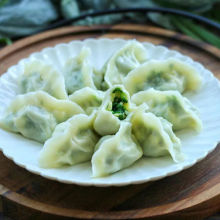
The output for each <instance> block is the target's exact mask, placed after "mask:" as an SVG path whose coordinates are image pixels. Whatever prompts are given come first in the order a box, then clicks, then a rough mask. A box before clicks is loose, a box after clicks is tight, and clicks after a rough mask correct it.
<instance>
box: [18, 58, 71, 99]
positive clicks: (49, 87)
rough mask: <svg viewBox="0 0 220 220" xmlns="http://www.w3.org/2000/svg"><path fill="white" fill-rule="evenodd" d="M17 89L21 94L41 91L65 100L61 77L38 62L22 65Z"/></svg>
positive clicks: (58, 73) (50, 67)
mask: <svg viewBox="0 0 220 220" xmlns="http://www.w3.org/2000/svg"><path fill="white" fill-rule="evenodd" d="M18 87H19V92H20V93H21V94H24V93H28V92H34V91H38V90H43V91H45V92H47V93H49V94H50V95H52V96H54V97H55V98H57V99H67V93H66V89H65V83H64V78H63V75H62V74H61V73H60V72H58V71H57V70H55V69H54V68H53V67H52V66H50V65H48V64H46V63H44V62H42V61H40V60H32V61H31V62H30V63H25V64H24V71H23V73H22V74H21V75H20V77H19V78H18Z"/></svg>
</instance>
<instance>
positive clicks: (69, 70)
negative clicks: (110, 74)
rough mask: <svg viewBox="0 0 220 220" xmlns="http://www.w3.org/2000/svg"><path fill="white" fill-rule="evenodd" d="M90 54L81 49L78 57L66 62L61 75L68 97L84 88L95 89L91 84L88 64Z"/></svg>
mask: <svg viewBox="0 0 220 220" xmlns="http://www.w3.org/2000/svg"><path fill="white" fill-rule="evenodd" d="M90 54H91V50H90V49H89V48H88V47H83V48H82V50H81V51H80V53H79V55H78V56H76V57H74V58H70V59H68V60H67V61H66V63H65V65H64V68H63V75H64V79H65V86H66V91H67V93H68V95H71V94H73V93H74V92H75V91H76V90H78V89H82V88H83V87H86V86H87V87H91V88H93V89H95V88H96V87H95V84H94V82H93V68H92V65H91V64H90V62H89V56H90Z"/></svg>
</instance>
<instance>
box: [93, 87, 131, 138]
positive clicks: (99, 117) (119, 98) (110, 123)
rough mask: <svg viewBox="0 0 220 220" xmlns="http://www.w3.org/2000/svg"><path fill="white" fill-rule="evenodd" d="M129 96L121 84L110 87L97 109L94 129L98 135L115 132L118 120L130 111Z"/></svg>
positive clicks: (123, 118) (122, 118)
mask: <svg viewBox="0 0 220 220" xmlns="http://www.w3.org/2000/svg"><path fill="white" fill-rule="evenodd" d="M130 105H131V104H130V96H129V94H128V92H127V91H126V90H125V89H124V87H123V86H122V85H115V86H113V87H111V88H110V89H109V90H108V91H107V92H106V94H105V96H104V98H103V102H102V105H101V106H100V108H99V109H98V111H97V114H96V118H95V121H94V129H95V130H96V132H97V133H98V134H100V135H110V134H115V133H116V132H117V131H118V129H119V127H120V122H121V121H123V120H125V119H126V118H127V117H128V114H129V112H130V111H131V106H130Z"/></svg>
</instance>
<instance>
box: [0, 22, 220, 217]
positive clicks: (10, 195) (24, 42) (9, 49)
mask: <svg viewBox="0 0 220 220" xmlns="http://www.w3.org/2000/svg"><path fill="white" fill-rule="evenodd" d="M137 26H138V27H141V28H143V29H145V30H146V26H147V25H133V24H131V25H129V28H130V29H132V28H133V29H134V30H135V29H136V28H137ZM97 27H98V28H100V26H97ZM97 27H95V26H93V27H92V28H91V29H95V28H97ZM104 27H106V25H105V26H104ZM119 27H120V26H119ZM147 27H148V26H147ZM85 28H87V29H88V27H82V29H83V30H85ZM123 28H125V29H126V27H125V26H123ZM150 28H152V29H153V30H155V31H163V32H164V33H166V34H167V35H170V34H171V33H172V34H175V32H173V31H168V30H165V29H162V28H157V27H152V26H150ZM60 30H62V31H63V33H65V34H67V33H68V32H71V31H76V32H77V31H80V30H81V27H64V28H59V29H56V30H50V31H47V32H44V33H41V34H37V35H34V36H31V37H27V38H24V39H21V40H18V41H17V42H16V43H14V44H13V45H10V46H6V47H5V48H4V49H1V50H0V59H1V58H4V56H10V54H11V53H13V52H15V51H16V50H20V48H21V47H23V46H28V45H31V44H33V43H35V42H37V41H38V40H37V37H38V36H39V37H40V38H41V40H42V39H48V38H52V37H53V35H54V34H55V33H57V32H59V31H60ZM101 30H102V26H101V28H100V31H101ZM113 31H114V29H113ZM122 32H123V31H122ZM45 34H46V35H45ZM60 35H62V34H60ZM146 35H147V34H146ZM178 36H180V37H181V39H182V40H187V41H188V40H189V41H190V42H193V43H192V44H193V45H194V43H196V44H197V43H198V42H197V41H196V40H193V39H191V38H190V37H187V36H184V35H178ZM181 39H180V41H181ZM29 40H31V41H29ZM178 40H179V39H178ZM20 43H21V45H20ZM199 44H200V42H199ZM203 45H205V47H206V48H205V50H206V51H207V50H208V48H209V50H208V52H210V51H211V52H210V53H211V54H212V56H215V57H216V58H219V57H217V56H216V51H218V53H219V54H220V50H219V49H217V48H215V47H213V46H211V45H209V44H206V43H203V44H202V46H203ZM194 46H195V45H194ZM200 46H201V45H199V46H198V47H200ZM200 49H201V48H200ZM219 147H220V146H219ZM0 186H2V188H3V189H1V190H0V194H1V196H2V197H4V198H6V199H9V200H11V201H13V202H15V203H18V204H20V203H21V201H22V200H23V201H22V205H24V206H26V207H30V208H33V207H32V206H31V205H30V204H29V201H30V200H31V199H29V198H26V197H25V196H21V195H19V194H18V193H17V192H13V191H10V189H8V188H7V187H5V186H3V185H0ZM217 187H218V188H220V186H219V184H218V186H217ZM206 191H207V190H206ZM216 199H218V200H219V199H220V190H219V194H218V195H215V196H209V198H208V199H207V200H206V201H204V204H207V202H211V201H212V200H214V201H215V200H216ZM33 201H34V200H33ZM180 201H182V200H180ZM34 203H36V202H35V201H34ZM37 203H38V207H35V208H34V209H35V210H39V211H44V212H47V213H49V214H55V215H62V216H69V215H66V214H67V213H66V211H67V209H65V210H64V211H63V212H62V211H61V210H59V211H58V210H57V207H55V206H52V205H49V206H48V209H47V208H46V209H45V208H43V206H45V204H43V203H41V202H37ZM168 204H172V203H168ZM198 204H200V203H196V204H194V206H191V207H178V210H176V211H175V213H177V214H178V213H180V212H182V211H190V210H191V208H193V207H198ZM204 204H203V205H204ZM54 207H55V209H54ZM159 207H161V206H159ZM149 209H151V208H149ZM72 210H73V211H74V213H73V215H71V217H73V216H79V217H82V212H83V213H85V211H84V210H79V209H72ZM216 210H217V209H216ZM54 211H56V212H54ZM75 212H76V213H75ZM120 212H121V213H123V212H124V211H120ZM131 212H132V213H133V214H134V213H135V210H132V211H131ZM171 212H172V211H171ZM77 213H78V214H77ZM91 213H92V216H93V217H94V212H91ZM96 213H97V214H98V213H100V212H96ZM102 213H108V214H110V215H111V213H112V212H102ZM172 213H173V212H172ZM175 213H174V214H175ZM156 214H162V215H163V214H164V213H155V215H156ZM167 214H170V213H169V212H167V213H166V215H167ZM155 215H149V214H148V213H145V214H144V213H143V214H142V215H141V216H134V217H135V218H136V217H153V216H155ZM84 217H85V218H90V217H91V216H84ZM97 217H98V216H97ZM109 217H110V216H109ZM113 217H114V218H115V217H116V216H115V215H114V216H113ZM100 218H102V217H100ZM120 218H121V219H122V217H120ZM125 218H126V217H125ZM109 219H112V218H111V217H110V218H109ZM123 219H124V218H123Z"/></svg>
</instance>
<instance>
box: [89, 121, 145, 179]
mask: <svg viewBox="0 0 220 220" xmlns="http://www.w3.org/2000/svg"><path fill="white" fill-rule="evenodd" d="M142 155H143V152H142V149H141V147H140V146H139V145H138V143H137V141H136V140H135V138H134V136H133V135H132V133H131V123H129V122H122V123H121V125H120V129H119V131H118V132H117V133H116V134H115V135H108V136H104V137H102V138H101V139H100V140H99V142H98V143H97V145H96V146H95V153H94V154H93V156H92V174H93V177H102V176H107V175H109V174H112V173H115V172H117V171H119V170H122V169H124V168H126V167H129V166H131V165H132V164H133V163H134V162H135V161H137V160H138V159H139V158H140V157H141V156H142Z"/></svg>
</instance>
